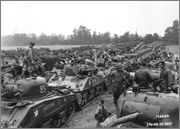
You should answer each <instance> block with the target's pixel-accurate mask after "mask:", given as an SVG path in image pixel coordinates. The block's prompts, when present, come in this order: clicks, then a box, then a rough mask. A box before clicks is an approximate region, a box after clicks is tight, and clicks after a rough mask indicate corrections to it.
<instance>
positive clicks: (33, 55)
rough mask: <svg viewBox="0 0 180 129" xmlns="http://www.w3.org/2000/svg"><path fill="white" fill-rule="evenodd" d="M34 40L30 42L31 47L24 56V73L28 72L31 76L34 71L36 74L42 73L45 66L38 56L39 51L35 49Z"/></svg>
mask: <svg viewBox="0 0 180 129" xmlns="http://www.w3.org/2000/svg"><path fill="white" fill-rule="evenodd" d="M34 45H35V43H34V42H30V43H29V49H27V51H26V52H25V57H24V68H23V73H22V75H23V74H24V73H25V71H26V72H28V73H29V76H31V75H32V74H33V73H34V72H35V73H34V74H40V73H42V74H43V72H44V70H43V69H44V68H43V66H42V65H41V61H40V59H39V57H38V53H37V52H36V51H35V50H34V48H33V47H34Z"/></svg>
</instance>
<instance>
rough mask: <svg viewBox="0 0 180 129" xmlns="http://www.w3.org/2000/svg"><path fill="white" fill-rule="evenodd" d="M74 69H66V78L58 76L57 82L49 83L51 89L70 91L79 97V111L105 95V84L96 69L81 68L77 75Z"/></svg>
mask: <svg viewBox="0 0 180 129" xmlns="http://www.w3.org/2000/svg"><path fill="white" fill-rule="evenodd" d="M75 71H76V70H75V69H74V68H73V67H66V69H65V77H63V78H62V76H58V77H57V78H56V80H52V81H49V83H48V86H49V87H52V88H53V87H60V89H64V88H65V89H69V90H70V91H71V92H72V93H74V94H76V95H77V98H78V109H82V108H83V107H84V106H85V105H87V104H88V103H89V102H90V101H92V100H93V99H94V98H95V97H97V96H98V95H100V94H101V93H103V90H104V89H105V83H104V81H103V77H101V76H98V75H97V70H96V69H95V68H80V69H79V71H78V72H77V73H76V72H75Z"/></svg>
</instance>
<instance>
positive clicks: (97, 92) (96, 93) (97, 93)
mask: <svg viewBox="0 0 180 129" xmlns="http://www.w3.org/2000/svg"><path fill="white" fill-rule="evenodd" d="M94 94H95V97H97V96H98V95H99V91H98V87H96V89H95V91H94Z"/></svg>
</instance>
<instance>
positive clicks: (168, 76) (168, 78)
mask: <svg viewBox="0 0 180 129" xmlns="http://www.w3.org/2000/svg"><path fill="white" fill-rule="evenodd" d="M160 79H162V81H161V83H160V89H161V91H166V90H167V89H168V88H170V87H171V86H172V81H173V76H172V72H171V71H170V70H169V69H166V68H164V69H163V70H162V71H161V73H160Z"/></svg>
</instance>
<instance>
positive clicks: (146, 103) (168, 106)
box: [100, 91, 179, 128]
mask: <svg viewBox="0 0 180 129" xmlns="http://www.w3.org/2000/svg"><path fill="white" fill-rule="evenodd" d="M118 109H119V113H118V115H116V114H113V115H111V116H110V117H108V118H107V119H106V120H105V121H104V122H103V123H101V124H100V126H101V127H113V126H116V127H118V125H119V127H120V126H121V127H123V126H125V127H131V128H132V127H136V128H137V127H138V128H142V127H145V128H146V127H151V128H152V127H155V128H170V127H172V128H178V127H179V95H178V94H175V93H169V94H166V93H158V92H139V93H137V92H132V91H128V92H127V94H126V95H125V96H121V97H120V98H119V100H118Z"/></svg>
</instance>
